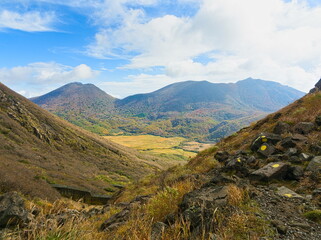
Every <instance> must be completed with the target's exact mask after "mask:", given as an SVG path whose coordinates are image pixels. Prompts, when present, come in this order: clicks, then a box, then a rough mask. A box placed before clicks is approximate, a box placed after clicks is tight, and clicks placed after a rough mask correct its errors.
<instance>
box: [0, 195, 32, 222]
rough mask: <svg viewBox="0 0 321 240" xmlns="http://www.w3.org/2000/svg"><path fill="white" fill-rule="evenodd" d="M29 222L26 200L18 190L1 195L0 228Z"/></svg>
mask: <svg viewBox="0 0 321 240" xmlns="http://www.w3.org/2000/svg"><path fill="white" fill-rule="evenodd" d="M27 222H28V211H27V210H26V208H25V203H24V200H23V199H22V198H21V197H20V195H19V194H18V193H16V192H9V193H5V194H3V195H1V196H0V228H4V227H10V226H17V225H24V224H26V223H27Z"/></svg>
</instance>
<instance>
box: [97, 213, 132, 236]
mask: <svg viewBox="0 0 321 240" xmlns="http://www.w3.org/2000/svg"><path fill="white" fill-rule="evenodd" d="M129 216H130V211H129V210H128V209H124V210H123V211H121V212H119V213H117V214H115V215H113V216H111V217H110V218H108V219H107V220H106V221H105V222H104V223H103V224H102V225H101V226H100V230H101V231H112V230H114V229H116V228H118V227H119V226H121V225H123V224H125V222H126V221H127V220H128V219H129Z"/></svg>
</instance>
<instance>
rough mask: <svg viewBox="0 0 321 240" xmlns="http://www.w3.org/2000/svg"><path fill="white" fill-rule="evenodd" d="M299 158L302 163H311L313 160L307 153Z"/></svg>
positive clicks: (301, 154)
mask: <svg viewBox="0 0 321 240" xmlns="http://www.w3.org/2000/svg"><path fill="white" fill-rule="evenodd" d="M299 158H300V160H301V161H304V162H305V161H309V160H311V158H312V157H311V156H310V155H308V154H306V153H300V154H299Z"/></svg>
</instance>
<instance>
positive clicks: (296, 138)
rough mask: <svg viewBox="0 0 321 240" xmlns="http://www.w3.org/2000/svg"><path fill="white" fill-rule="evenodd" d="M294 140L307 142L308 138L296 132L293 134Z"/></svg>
mask: <svg viewBox="0 0 321 240" xmlns="http://www.w3.org/2000/svg"><path fill="white" fill-rule="evenodd" d="M292 140H293V141H295V142H307V141H308V138H307V137H306V136H303V135H302V134H298V133H295V134H293V135H292Z"/></svg>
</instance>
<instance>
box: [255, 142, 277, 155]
mask: <svg viewBox="0 0 321 240" xmlns="http://www.w3.org/2000/svg"><path fill="white" fill-rule="evenodd" d="M257 152H258V153H260V154H261V155H262V156H264V157H268V156H270V155H272V154H273V153H274V152H275V148H274V147H273V145H270V144H268V143H264V144H262V145H261V147H260V148H259V149H258V151H257Z"/></svg>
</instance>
